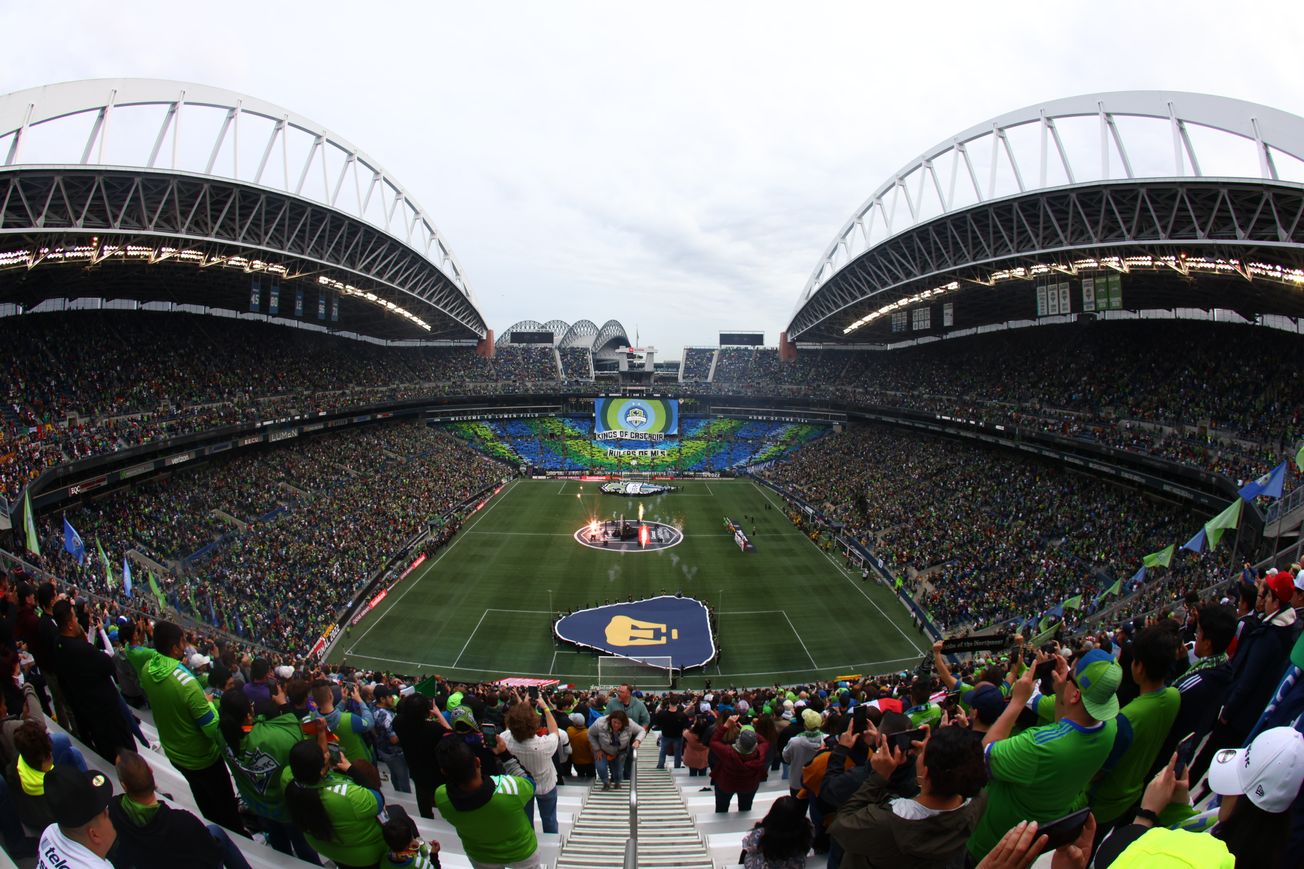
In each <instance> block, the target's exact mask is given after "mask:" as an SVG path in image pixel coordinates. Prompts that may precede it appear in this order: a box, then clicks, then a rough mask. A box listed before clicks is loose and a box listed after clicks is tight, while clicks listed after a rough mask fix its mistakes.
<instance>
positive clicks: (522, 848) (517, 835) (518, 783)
mask: <svg viewBox="0 0 1304 869" xmlns="http://www.w3.org/2000/svg"><path fill="white" fill-rule="evenodd" d="M490 778H491V779H492V781H493V785H494V792H493V796H491V797H490V798H489V802H487V803H485V804H484V805H483V806H480V807H479V808H478V809H472V810H471V811H465V812H464V811H461V810H459V809H457V808H456V807H455V806H454V805H453V801H452V800H451V799H449V797H448V785H440V786H439V789H438V790H436V791H435V805H436V806H437V807H438V808H439V814H440V815H442V816H443V818H444V820H445V821H448V823H450V824H452V825H453V827H454V828H456V830H457V837H458V838H459V839H461V840H462V847H463V848H465V849H466V856H468V857H470V858H471V859H472V860H475V861H476V862H478V863H491V864H495V865H501V864H503V863H515V862H517V861H523V860H525V859H526V858H527V857H529V856H530V855H531V854H533V853H534V852H535V851H537V850H538V849H539V840H538V839H537V838H535V835H534V827H533V826H531V825H530V822H529V821H528V820H527V819H526V817H525V805H526V803H528V802H529V801H530V800H531V799H532V798H533V797H534V786H533V785H531V784H530V781H529V779H524V778H521V777H520V776H516V775H495V776H490Z"/></svg>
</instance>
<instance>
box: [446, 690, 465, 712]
mask: <svg viewBox="0 0 1304 869" xmlns="http://www.w3.org/2000/svg"><path fill="white" fill-rule="evenodd" d="M461 705H462V692H461V691H454V692H453V693H452V694H450V695H448V708H449V709H456V708H457V707H459V706H461Z"/></svg>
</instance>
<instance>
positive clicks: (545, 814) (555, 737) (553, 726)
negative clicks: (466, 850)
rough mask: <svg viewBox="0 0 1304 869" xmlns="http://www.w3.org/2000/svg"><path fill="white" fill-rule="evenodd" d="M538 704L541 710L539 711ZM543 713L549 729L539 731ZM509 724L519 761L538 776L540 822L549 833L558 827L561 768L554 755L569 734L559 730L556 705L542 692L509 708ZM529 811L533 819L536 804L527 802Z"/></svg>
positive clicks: (510, 740)
mask: <svg viewBox="0 0 1304 869" xmlns="http://www.w3.org/2000/svg"><path fill="white" fill-rule="evenodd" d="M536 704H537V710H538V711H536ZM539 712H542V713H543V721H544V724H545V726H546V728H547V729H546V731H545V732H543V733H539ZM505 723H506V724H507V736H506V738H505V739H504V742H506V744H507V750H508V751H510V752H511V753H512V757H514V758H516V761H517V763H519V764H520V765H521V767H522V768H524V770H525V771H526V772H527V773H529V774H530V777H531V778H532V779H534V800H535V802H537V803H538V804H539V821H540V823H541V824H542V825H543V831H544V832H545V833H556V832H557V831H558V830H557V767H556V766H554V765H553V762H552V757H553V755H554V754H556V753H557V747H558V746H559V745H562V744H564V741H565V740H567V737H566V735H565V734H564V733H562V732H561V731H559V730H558V729H557V720H556V719H555V718H554V717H553V714H552V708H551V707H550V706H549V705H548V701H547V700H545V699H544V698H543V696H542V695H539V696H537V697H531V698H530V699H529V700H518V701H517V702H516V703H513V704H512V706H511V707H510V708H509V709H508V710H507V716H506V720H505ZM525 814H526V816H527V817H529V818H530V819H531V821H533V819H534V811H533V806H532V804H527V805H526V807H525Z"/></svg>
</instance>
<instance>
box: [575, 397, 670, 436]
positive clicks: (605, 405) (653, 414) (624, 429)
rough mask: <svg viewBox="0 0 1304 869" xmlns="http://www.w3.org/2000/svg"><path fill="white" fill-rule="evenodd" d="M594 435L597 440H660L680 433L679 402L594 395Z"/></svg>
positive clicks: (665, 399) (668, 399) (666, 399)
mask: <svg viewBox="0 0 1304 869" xmlns="http://www.w3.org/2000/svg"><path fill="white" fill-rule="evenodd" d="M593 434H594V437H595V438H597V439H598V440H644V441H659V440H661V439H662V438H665V437H669V436H671V435H677V434H679V401H678V400H676V399H673V398H664V399H663V398H597V399H594V401H593Z"/></svg>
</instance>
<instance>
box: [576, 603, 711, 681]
mask: <svg viewBox="0 0 1304 869" xmlns="http://www.w3.org/2000/svg"><path fill="white" fill-rule="evenodd" d="M556 631H557V636H558V637H560V638H561V639H563V640H565V641H566V642H568V643H574V644H575V645H577V646H583V647H585V648H589V649H597V650H600V651H603V652H607V653H608V654H612V655H619V656H621V657H623V658H631V659H633V660H636V661H644V660H648V659H651V658H666V657H668V658H670V661H671V666H673V667H675V669H682V668H686V667H701V666H702V665H704V664H705V663H706V662H707V661H710V660H711V659H712V658H714V657H715V638H714V637H713V636H712V635H711V621H710V618H709V617H708V615H707V611H706V607H705V605H703V604H702V603H701V602H700V601H696V600H694V599H693V598H691V597H675V596H673V595H661V596H659V597H652V598H648V599H646V600H637V601H634V602H632V603H613V604H608V605H606V606H600V607H594V608H592V609H584V610H579V611H578V612H574V613H571V614H570V615H568V616H565V617H564V618H562V619H559V620H558V621H557V624H556Z"/></svg>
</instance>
